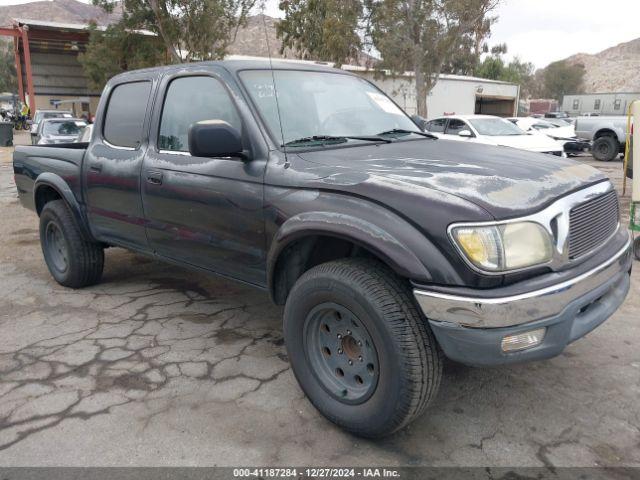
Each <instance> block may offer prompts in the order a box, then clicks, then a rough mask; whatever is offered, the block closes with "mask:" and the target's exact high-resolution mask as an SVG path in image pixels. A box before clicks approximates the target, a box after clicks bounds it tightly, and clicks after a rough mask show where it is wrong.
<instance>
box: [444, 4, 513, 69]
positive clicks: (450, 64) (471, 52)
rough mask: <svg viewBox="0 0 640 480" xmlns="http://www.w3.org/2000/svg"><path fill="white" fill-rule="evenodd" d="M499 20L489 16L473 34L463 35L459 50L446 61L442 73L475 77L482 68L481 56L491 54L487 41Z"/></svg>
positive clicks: (476, 27)
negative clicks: (479, 68)
mask: <svg viewBox="0 0 640 480" xmlns="http://www.w3.org/2000/svg"><path fill="white" fill-rule="evenodd" d="M497 19H498V17H495V16H487V17H485V19H484V20H483V21H481V22H478V24H477V25H476V26H475V28H474V29H473V30H472V31H471V32H469V33H467V34H465V35H463V37H462V39H461V41H460V43H459V45H458V46H457V48H456V49H455V50H454V52H453V53H452V54H451V56H450V57H449V58H448V59H447V60H446V61H445V64H444V65H443V67H442V73H452V74H455V75H475V74H476V70H477V69H478V67H479V66H480V57H481V55H482V54H483V53H487V52H489V46H488V45H487V43H486V39H487V38H488V37H489V35H490V34H491V26H492V25H493V24H494V23H495V22H496V21H497ZM505 48H506V45H505ZM494 49H495V47H494ZM492 50H493V49H492Z"/></svg>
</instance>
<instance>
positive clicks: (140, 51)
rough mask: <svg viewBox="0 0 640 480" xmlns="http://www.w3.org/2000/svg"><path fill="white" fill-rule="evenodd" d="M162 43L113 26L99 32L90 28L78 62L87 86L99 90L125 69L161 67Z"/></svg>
mask: <svg viewBox="0 0 640 480" xmlns="http://www.w3.org/2000/svg"><path fill="white" fill-rule="evenodd" d="M166 57H167V55H166V53H165V50H164V44H163V42H162V40H161V39H160V38H159V37H157V36H151V35H141V34H140V33H136V32H132V31H130V30H127V29H125V28H124V27H123V26H122V25H121V24H119V23H118V24H115V25H112V26H110V27H107V29H106V30H104V31H102V30H99V29H97V28H96V26H95V25H92V26H91V27H90V34H89V43H88V44H87V50H86V52H84V53H81V54H80V55H79V58H78V60H79V61H80V63H81V64H82V66H83V69H84V72H85V74H86V75H87V77H88V78H89V84H90V85H91V87H92V88H94V89H96V90H101V89H102V88H103V87H104V85H105V84H106V83H107V80H109V79H110V78H111V77H113V76H114V75H117V74H118V73H121V72H124V71H126V70H133V69H136V68H145V67H152V66H155V65H162V64H163V63H166V61H167V58H166Z"/></svg>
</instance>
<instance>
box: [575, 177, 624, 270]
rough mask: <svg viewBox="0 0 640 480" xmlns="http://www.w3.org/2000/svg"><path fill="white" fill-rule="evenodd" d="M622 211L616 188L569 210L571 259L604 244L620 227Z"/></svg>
mask: <svg viewBox="0 0 640 480" xmlns="http://www.w3.org/2000/svg"><path fill="white" fill-rule="evenodd" d="M619 221H620V212H619V206H618V196H617V195H616V192H615V191H614V190H611V191H610V192H607V193H605V194H603V195H600V196H599V197H596V198H594V199H591V200H589V201H587V202H584V203H581V204H580V205H577V206H575V207H573V208H572V209H571V211H570V212H569V260H574V259H576V258H578V257H580V256H582V255H585V254H586V253H589V252H590V251H592V250H594V249H596V248H597V247H599V246H600V245H602V244H603V243H604V242H605V241H606V240H607V239H608V238H609V237H610V236H611V235H613V233H614V232H615V230H616V228H617V227H618V222H619Z"/></svg>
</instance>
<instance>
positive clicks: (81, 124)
mask: <svg viewBox="0 0 640 480" xmlns="http://www.w3.org/2000/svg"><path fill="white" fill-rule="evenodd" d="M73 123H75V124H76V126H77V127H86V126H87V124H86V123H84V122H73Z"/></svg>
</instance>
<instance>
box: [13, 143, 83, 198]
mask: <svg viewBox="0 0 640 480" xmlns="http://www.w3.org/2000/svg"><path fill="white" fill-rule="evenodd" d="M87 147H88V143H61V144H57V145H20V146H17V147H16V150H15V153H14V154H13V172H14V175H15V180H16V187H17V188H18V195H19V197H20V202H21V203H22V205H24V206H25V207H27V208H30V209H31V210H35V203H34V197H33V188H34V184H35V182H36V179H37V178H38V176H39V175H40V174H42V173H45V172H49V173H50V174H54V175H58V176H60V177H61V178H63V179H64V180H65V181H66V183H67V185H68V186H69V188H70V189H71V190H72V191H73V193H74V196H75V197H76V198H77V199H80V198H82V196H81V190H80V184H81V183H80V178H81V175H80V173H81V169H82V160H83V158H84V154H85V152H86V150H87Z"/></svg>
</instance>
